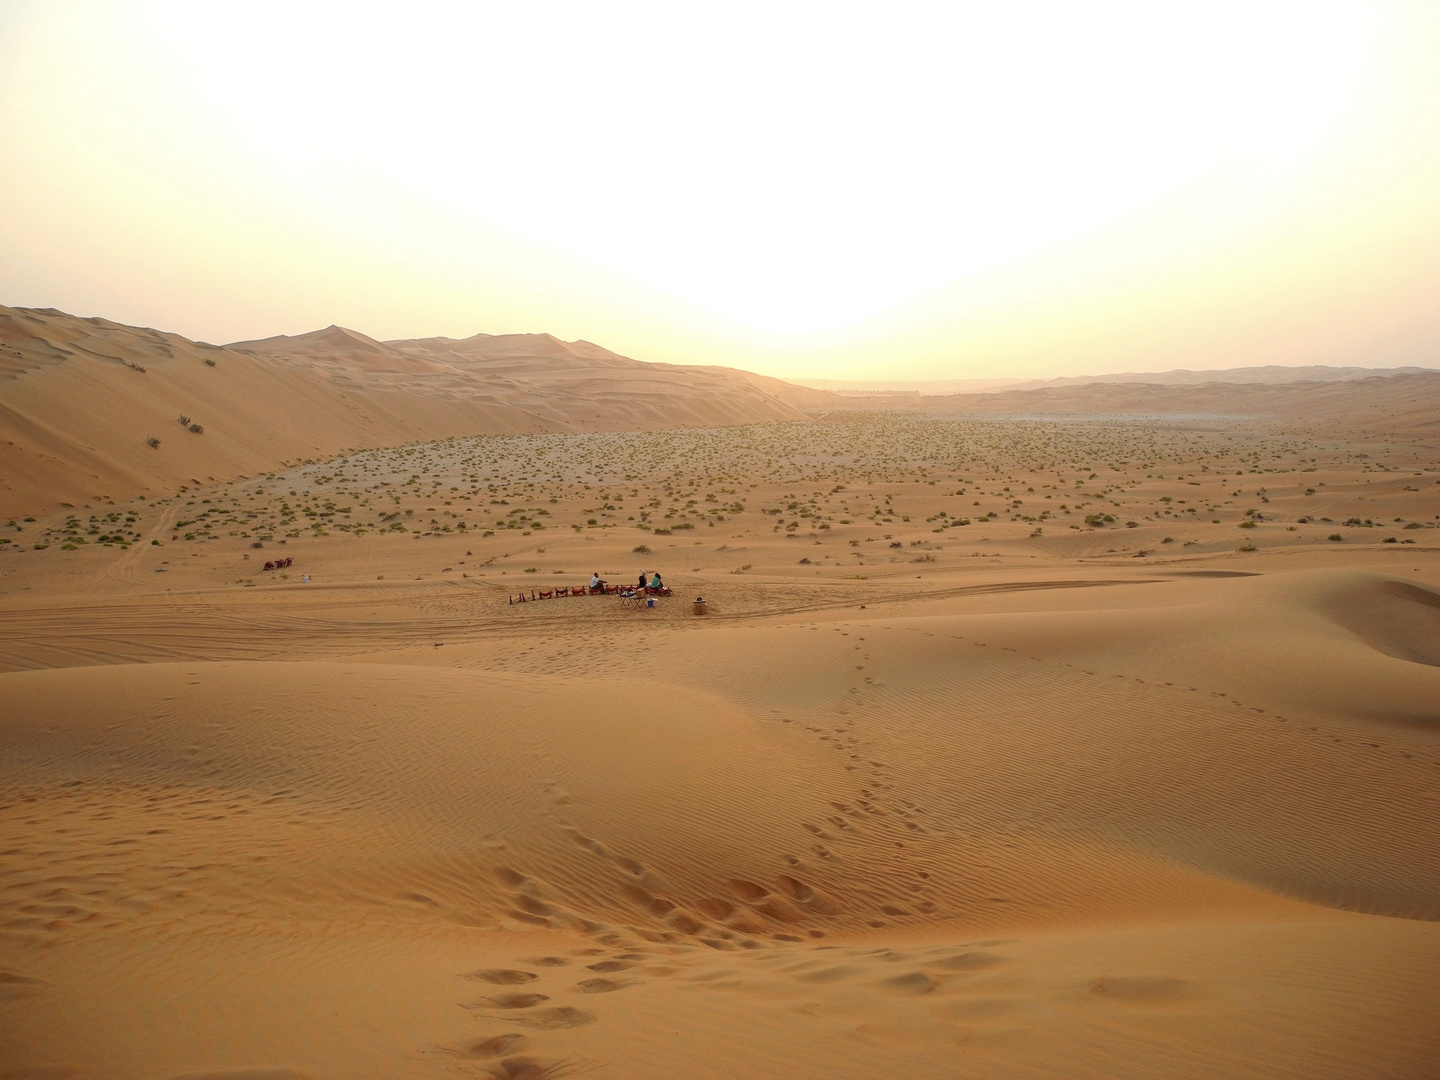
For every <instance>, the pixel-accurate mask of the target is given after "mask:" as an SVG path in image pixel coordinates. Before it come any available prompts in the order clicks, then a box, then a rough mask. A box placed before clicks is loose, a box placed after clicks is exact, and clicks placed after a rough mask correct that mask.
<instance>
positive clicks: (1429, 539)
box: [0, 370, 1440, 1080]
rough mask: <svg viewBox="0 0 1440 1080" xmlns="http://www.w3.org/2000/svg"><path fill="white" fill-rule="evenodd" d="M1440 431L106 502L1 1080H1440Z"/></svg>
mask: <svg viewBox="0 0 1440 1080" xmlns="http://www.w3.org/2000/svg"><path fill="white" fill-rule="evenodd" d="M123 374H126V375H127V377H128V376H129V370H127V371H126V372H124V373H123ZM117 377H118V376H117ZM1336 393H1337V395H1338V394H1340V393H1341V392H1340V391H1337V392H1336ZM787 407H788V406H787ZM337 408H338V406H337ZM776 408H779V406H776ZM1412 419H1413V418H1412ZM1422 419H1423V418H1422ZM1362 421H1363V425H1362V423H1361V422H1362ZM1426 424H1428V427H1427V426H1425V425H1426ZM1362 426H1363V427H1364V430H1361V427H1362ZM1434 431H1435V427H1434V420H1433V417H1432V418H1431V419H1429V420H1428V421H1424V423H1422V424H1421V425H1420V426H1411V427H1410V428H1407V429H1406V430H1405V431H1399V430H1396V431H1391V432H1388V433H1387V431H1386V430H1385V429H1384V424H1383V423H1382V422H1381V421H1379V420H1377V419H1376V416H1375V414H1373V413H1370V414H1367V415H1366V416H1364V417H1361V418H1360V421H1357V424H1356V425H1351V426H1350V427H1349V428H1347V427H1346V426H1345V425H1344V424H1341V423H1338V422H1336V423H1329V422H1327V423H1325V424H1310V425H1309V426H1308V427H1307V426H1306V425H1304V424H1302V423H1300V422H1298V421H1295V422H1290V421H1287V422H1283V423H1282V422H1280V421H1265V420H1258V419H1254V418H1249V419H1247V418H1243V417H1242V418H1237V417H1234V416H1218V415H1190V416H1181V415H1175V416H1170V417H1148V418H1146V417H1133V416H1132V417H1128V418H1127V417H1114V416H1112V417H1097V416H1089V417H1087V416H1083V415H1072V416H1068V417H1063V418H1057V417H1050V418H1045V417H1031V418H1028V419H1024V418H1015V417H1004V416H987V417H983V418H973V417H972V418H969V419H966V418H960V417H957V416H947V415H932V414H929V413H926V412H925V411H924V410H923V409H919V408H910V409H907V410H903V411H895V410H888V409H884V408H879V407H875V408H866V409H862V410H857V411H831V412H819V413H815V414H812V415H811V417H810V418H809V419H802V420H779V421H774V422H767V423H760V424H752V425H748V426H747V425H738V426H723V427H692V428H689V429H687V430H660V431H606V430H593V431H539V432H533V431H532V432H517V433H512V434H495V435H489V436H483V437H455V438H445V439H443V440H439V441H424V440H423V439H422V440H419V441H412V442H409V443H408V444H407V445H403V446H391V447H389V448H386V447H378V448H373V449H362V450H356V451H355V452H353V453H348V454H345V455H343V456H338V457H336V456H327V457H325V458H324V459H323V460H321V459H318V458H317V459H314V460H309V461H301V462H297V463H294V464H292V465H291V466H290V467H288V468H283V469H281V468H279V467H278V462H276V463H275V466H274V467H267V468H266V469H264V470H255V469H253V468H251V469H248V470H247V473H246V475H244V476H243V477H240V478H238V479H233V480H230V481H226V482H222V481H214V482H212V481H210V480H208V479H204V478H203V476H202V475H200V473H199V472H198V471H197V475H196V477H195V478H193V479H192V480H191V481H190V482H188V483H185V482H179V483H171V484H170V485H169V486H168V487H167V486H164V485H161V484H159V483H158V482H157V483H156V484H152V485H151V486H150V488H149V493H148V494H146V495H144V496H143V497H142V496H140V495H138V494H137V495H135V496H134V497H129V496H127V495H126V494H125V493H124V492H122V491H120V490H118V489H117V490H115V491H114V492H113V494H111V495H108V496H106V495H103V494H96V495H91V496H90V497H81V496H71V495H68V494H60V495H57V496H56V498H57V499H61V498H63V499H64V500H65V501H66V502H68V503H70V505H68V506H58V505H57V504H55V503H52V504H51V506H50V509H47V510H40V511H36V512H33V513H23V512H22V513H17V515H16V516H15V519H14V520H13V522H12V523H11V524H9V525H8V526H6V527H5V528H4V529H3V530H0V536H3V538H4V539H5V540H7V541H8V543H5V544H3V545H0V548H3V551H0V628H3V632H0V669H3V673H0V701H3V724H0V748H3V750H0V851H3V859H0V1075H4V1076H7V1077H34V1078H40V1077H45V1078H61V1077H67V1078H68V1077H74V1078H125V1080H129V1078H135V1080H141V1078H144V1080H150V1078H154V1080H170V1078H176V1077H189V1078H192V1080H193V1078H198V1077H223V1078H230V1080H262V1078H264V1080H293V1078H298V1077H315V1078H329V1077H336V1078H340V1077H344V1078H351V1077H354V1078H362V1077H375V1078H381V1077H384V1078H393V1077H432V1076H433V1077H480V1078H485V1077H491V1078H496V1080H519V1078H522V1077H523V1078H530V1080H539V1078H559V1077H567V1076H594V1077H597V1078H603V1077H615V1078H625V1080H634V1078H641V1077H653V1078H662V1077H664V1078H668V1077H680V1076H684V1077H706V1078H711V1077H713V1078H722V1077H723V1078H734V1077H762V1076H765V1077H768V1076H783V1077H797V1078H803V1077H816V1078H819V1077H824V1078H836V1080H838V1078H851V1077H853V1078H857V1080H858V1078H867V1080H868V1078H874V1077H924V1078H929V1077H937V1078H938V1077H957V1078H970V1077H974V1078H994V1080H1002V1078H1006V1080H1008V1078H1031V1077H1067V1078H1068V1077H1096V1078H1101V1077H1103V1078H1121V1077H1156V1078H1161V1077H1163V1078H1166V1080H1179V1078H1188V1077H1193V1078H1202V1077H1203V1078H1214V1077H1236V1078H1238V1077H1254V1078H1257V1080H1258V1078H1265V1080H1274V1078H1277V1077H1294V1078H1297V1080H1298V1078H1304V1080H1316V1078H1322V1077H1323V1078H1340V1077H1357V1078H1359V1077H1374V1078H1380V1077H1385V1078H1422V1077H1436V1076H1440V927H1437V922H1436V920H1437V919H1440V557H1437V556H1440V545H1437V542H1436V541H1437V537H1440V533H1437V532H1436V529H1437V527H1440V486H1437V485H1440V452H1437V449H1436V445H1435V439H1434ZM189 437H190V436H189V435H188V434H187V433H185V432H183V431H182V432H179V433H178V435H176V436H170V435H167V436H166V438H167V440H168V444H167V446H166V449H167V450H169V449H170V448H171V447H172V446H173V445H175V444H176V443H177V442H178V444H179V445H181V446H197V447H198V446H201V445H205V444H203V443H202V442H201V441H199V440H198V439H197V441H195V442H193V443H185V442H183V441H182V440H184V439H187V438H189ZM137 445H142V444H139V443H137ZM148 452H149V451H147V450H145V449H143V446H142V448H141V449H140V450H137V451H136V453H137V454H143V453H148ZM145 460H148V459H145ZM157 460H158V459H157ZM257 460H258V458H257ZM58 468H59V466H57V469H58ZM175 468H183V466H178V465H177V466H175ZM56 475H60V474H59V472H57V473H56ZM65 475H66V476H67V477H70V479H67V480H66V481H65V483H66V485H68V486H66V487H65V488H64V490H65V491H66V492H69V491H71V490H72V489H74V488H75V486H76V485H77V484H80V482H81V481H79V480H75V479H74V477H75V476H79V475H80V473H79V472H77V471H75V470H71V471H70V472H67V473H65ZM115 475H117V476H118V475H120V474H119V473H116V474H115ZM184 475H188V473H187V474H184ZM202 481H203V482H202ZM106 482H107V483H108V481H106ZM32 486H33V485H32ZM32 518H33V520H31V519H32ZM277 560H280V561H282V562H286V563H287V565H283V566H281V567H280V568H279V569H269V570H267V569H265V564H266V563H267V562H269V563H271V564H272V566H273V564H274V563H275V561H277ZM642 571H649V572H652V573H653V572H659V573H660V574H661V575H662V576H663V578H664V581H665V582H666V584H668V585H669V586H670V588H671V589H672V591H673V595H671V596H668V597H662V598H660V599H658V600H657V601H656V604H655V606H654V607H641V608H638V609H636V608H632V607H628V606H624V605H622V603H621V602H620V600H619V599H618V598H617V597H614V596H593V595H583V596H570V595H567V596H564V597H558V596H555V595H548V596H547V595H546V594H554V593H555V592H556V590H557V589H559V588H564V589H566V590H567V591H568V590H569V589H570V588H572V587H575V586H581V585H584V584H585V583H586V582H588V580H589V578H590V576H591V574H592V573H594V572H598V573H599V574H600V575H601V576H602V577H605V578H607V579H608V580H610V581H612V582H619V583H633V582H634V581H635V580H636V579H637V577H638V575H639V574H640V573H641V572H642ZM520 597H523V598H524V599H523V601H522V602H517V598H520ZM532 597H533V599H532ZM697 597H703V598H704V599H705V601H706V608H707V610H706V612H705V613H704V614H696V613H695V608H694V601H695V599H696V598H697Z"/></svg>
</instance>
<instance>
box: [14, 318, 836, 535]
mask: <svg viewBox="0 0 1440 1080" xmlns="http://www.w3.org/2000/svg"><path fill="white" fill-rule="evenodd" d="M132 365H133V366H132ZM137 368H140V369H143V370H137ZM833 400H834V395H831V394H829V393H826V392H823V391H816V390H810V389H807V388H804V387H798V386H792V385H790V384H789V383H784V382H781V381H780V380H778V379H771V378H766V377H765V376H762V375H754V374H751V373H750V372H746V371H738V370H735V369H732V368H718V367H681V366H676V365H671V364H648V363H643V362H641V361H638V360H631V359H628V358H626V357H623V356H617V355H616V354H615V353H612V352H610V351H608V350H606V349H602V348H601V347H600V346H598V345H592V344H590V343H589V342H585V341H577V342H563V341H559V340H557V339H556V338H553V337H551V336H549V335H548V334H509V335H499V336H491V335H488V334H478V335H476V336H475V337H471V338H466V339H464V340H460V341H455V340H451V339H449V338H424V339H419V340H414V341H393V342H379V341H375V340H373V339H372V338H368V337H366V336H365V335H363V334H357V333H355V332H354V331H351V330H345V329H342V328H340V327H336V326H332V327H330V328H328V329H326V330H319V331H316V332H314V333H311V334H302V335H300V336H297V337H275V338H268V339H265V340H263V341H246V342H239V343H237V344H235V345H233V346H228V347H218V346H214V345H209V344H205V343H203V342H195V341H191V340H189V339H188V338H184V337H181V336H180V335H178V334H167V333H163V332H161V331H158V330H149V329H142V328H138V327H132V326H123V325H121V324H119V323H113V322H110V321H108V320H105V319H82V318H78V317H76V316H72V315H66V314H65V313H63V312H60V311H56V310H53V309H49V308H44V309H34V308H7V307H0V514H3V515H5V516H14V515H16V514H20V513H29V512H35V511H41V510H53V509H55V507H56V504H57V502H74V503H81V502H84V501H86V500H88V499H91V498H93V497H95V496H97V495H104V496H108V497H112V498H116V499H121V498H128V497H132V496H135V495H137V494H142V493H145V492H147V491H149V492H153V491H157V490H170V489H173V488H174V487H175V486H176V485H177V484H185V483H191V482H196V483H203V482H208V481H210V480H223V479H229V478H232V477H234V476H236V475H241V474H245V473H250V472H256V471H261V470H267V469H273V468H277V467H279V466H280V464H281V463H282V462H287V461H296V460H303V459H307V458H326V457H330V456H333V455H335V454H338V453H341V452H342V451H344V450H347V449H351V448H356V449H361V448H373V447H380V446H394V445H398V444H402V443H407V442H415V441H419V440H426V439H436V438H448V437H450V436H460V435H483V434H515V433H521V432H538V431H606V430H612V431H613V430H625V431H634V430H643V429H656V428H677V427H702V426H703V427H711V426H717V425H726V424H752V423H767V422H773V421H781V420H802V419H804V417H805V414H804V413H803V412H802V410H803V409H805V408H812V407H817V406H821V407H823V406H825V405H827V404H829V403H831V402H832V401H833ZM181 416H186V417H189V418H190V420H191V422H193V423H197V424H200V425H201V427H202V428H203V429H204V431H203V433H201V434H195V433H192V432H191V431H189V430H188V428H187V427H186V426H184V425H182V424H180V423H179V422H178V421H179V417H181ZM152 438H154V439H158V440H159V442H160V445H159V446H158V447H156V448H152V447H151V446H150V445H149V444H148V441H147V440H149V439H152Z"/></svg>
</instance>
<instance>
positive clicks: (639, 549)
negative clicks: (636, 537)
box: [630, 544, 650, 555]
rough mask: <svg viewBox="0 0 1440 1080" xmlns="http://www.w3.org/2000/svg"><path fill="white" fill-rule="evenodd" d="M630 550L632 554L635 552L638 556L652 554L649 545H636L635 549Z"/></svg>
mask: <svg viewBox="0 0 1440 1080" xmlns="http://www.w3.org/2000/svg"><path fill="white" fill-rule="evenodd" d="M630 550H631V551H632V552H634V553H635V554H636V555H649V554H650V548H649V545H647V544H636V545H635V546H634V547H633V548H631V549H630Z"/></svg>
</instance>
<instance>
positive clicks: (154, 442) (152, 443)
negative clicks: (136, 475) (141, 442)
mask: <svg viewBox="0 0 1440 1080" xmlns="http://www.w3.org/2000/svg"><path fill="white" fill-rule="evenodd" d="M145 445H146V446H148V447H150V449H151V450H159V449H160V440H159V439H157V438H155V436H153V435H152V436H150V438H148V439H146V440H145Z"/></svg>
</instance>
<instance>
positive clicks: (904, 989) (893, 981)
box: [880, 971, 939, 996]
mask: <svg viewBox="0 0 1440 1080" xmlns="http://www.w3.org/2000/svg"><path fill="white" fill-rule="evenodd" d="M880 985H881V986H883V987H884V988H885V989H887V990H889V991H890V992H891V993H892V994H908V995H912V996H919V995H920V994H928V993H930V991H932V990H934V989H935V987H936V986H938V985H939V983H937V982H936V981H935V980H934V979H932V978H931V977H930V976H929V975H926V974H925V973H924V972H923V971H907V972H906V973H905V974H904V975H893V976H891V977H890V978H888V979H882V980H881V982H880Z"/></svg>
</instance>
